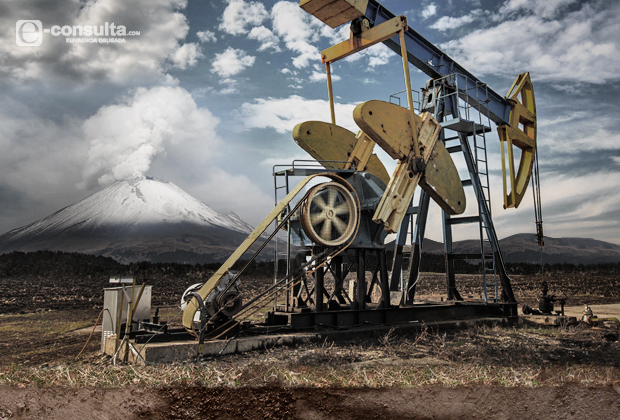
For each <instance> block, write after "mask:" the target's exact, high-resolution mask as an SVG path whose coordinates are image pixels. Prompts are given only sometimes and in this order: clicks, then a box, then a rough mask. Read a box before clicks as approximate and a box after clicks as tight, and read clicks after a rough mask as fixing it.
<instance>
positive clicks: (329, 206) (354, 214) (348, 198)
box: [300, 182, 359, 246]
mask: <svg viewBox="0 0 620 420" xmlns="http://www.w3.org/2000/svg"><path fill="white" fill-rule="evenodd" d="M353 194H354V193H351V191H349V190H348V189H347V188H346V187H345V186H343V185H342V184H340V183H338V182H326V183H323V184H319V185H317V186H316V187H314V188H312V190H310V193H309V194H308V197H307V198H306V202H305V203H304V204H303V205H302V207H301V214H300V218H301V226H302V227H303V229H304V232H306V234H307V235H308V237H309V238H310V240H312V242H314V243H316V244H318V245H324V246H339V245H342V244H344V243H345V242H347V241H348V240H349V239H351V237H352V236H353V235H354V234H355V232H356V230H357V224H358V219H359V209H358V205H357V200H356V199H355V198H354V196H353Z"/></svg>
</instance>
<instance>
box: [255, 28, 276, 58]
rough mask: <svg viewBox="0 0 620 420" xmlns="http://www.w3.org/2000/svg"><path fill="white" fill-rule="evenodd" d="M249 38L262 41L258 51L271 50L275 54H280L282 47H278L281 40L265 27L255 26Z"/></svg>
mask: <svg viewBox="0 0 620 420" xmlns="http://www.w3.org/2000/svg"><path fill="white" fill-rule="evenodd" d="M248 38H249V39H255V40H257V41H260V43H261V45H260V47H258V51H264V50H267V49H269V48H271V49H273V50H274V51H275V52H280V47H279V46H278V42H279V38H278V37H277V36H276V35H275V34H274V33H273V32H271V31H270V30H269V29H267V28H265V27H264V26H255V27H254V28H252V30H251V31H250V33H249V34H248Z"/></svg>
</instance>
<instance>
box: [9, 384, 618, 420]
mask: <svg viewBox="0 0 620 420" xmlns="http://www.w3.org/2000/svg"><path fill="white" fill-rule="evenodd" d="M0 395H1V396H2V402H1V403H0V418H2V419H12V418H33V419H34V418H39V419H40V418H45V419H48V420H56V419H59V420H70V419H86V418H89V419H119V420H121V419H122V420H129V419H142V418H146V419H186V418H196V419H257V420H263V419H269V420H271V419H273V420H283V419H300V420H301V419H308V420H310V419H312V420H315V419H316V420H318V419H325V420H328V419H329V420H332V419H333V420H346V419H352V420H353V419H355V420H357V419H385V418H393V419H472V418H481V419H485V418H486V419H514V418H545V419H613V418H618V417H617V415H618V413H619V412H620V403H619V402H618V401H619V398H620V387H618V386H616V387H614V386H604V387H584V386H577V385H568V386H564V387H562V388H558V387H539V388H529V389H528V388H505V387H501V386H480V387H457V388H446V387H439V386H429V387H424V388H409V389H406V388H405V389H403V388H400V389H399V388H395V389H364V388H358V389H329V388H328V389H316V388H282V387H264V388H240V389H227V388H218V389H213V388H161V389H128V388H121V389H103V390H101V389H83V388H81V389H72V388H62V389H58V388H53V389H52V388H42V389H32V388H27V389H13V388H11V389H7V388H6V387H0Z"/></svg>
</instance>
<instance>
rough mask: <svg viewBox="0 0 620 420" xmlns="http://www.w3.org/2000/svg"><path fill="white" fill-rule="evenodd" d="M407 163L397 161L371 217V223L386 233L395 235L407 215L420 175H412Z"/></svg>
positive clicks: (405, 161)
mask: <svg viewBox="0 0 620 420" xmlns="http://www.w3.org/2000/svg"><path fill="white" fill-rule="evenodd" d="M409 163H410V162H409V161H407V160H399V161H398V164H397V165H396V170H395V171H394V173H393V174H392V178H390V183H389V184H388V186H387V188H386V189H385V191H384V192H383V196H381V201H379V205H378V206H377V209H376V210H375V214H374V215H373V216H372V221H373V222H375V223H381V224H383V227H384V229H385V231H386V232H389V233H396V232H397V231H398V229H399V228H400V225H401V223H402V221H403V219H404V217H405V214H406V213H407V208H408V207H409V203H411V199H412V198H413V194H414V193H415V187H416V185H418V182H419V181H420V178H421V177H422V174H421V173H416V174H414V173H413V172H412V171H411V169H410V168H409Z"/></svg>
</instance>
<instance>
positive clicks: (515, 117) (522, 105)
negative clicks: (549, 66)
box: [497, 73, 536, 208]
mask: <svg viewBox="0 0 620 420" xmlns="http://www.w3.org/2000/svg"><path fill="white" fill-rule="evenodd" d="M506 99H508V100H509V101H510V102H511V103H512V110H511V111H510V124H509V125H502V126H499V127H497V133H498V134H499V139H500V144H501V153H502V172H503V175H504V208H510V207H515V208H517V207H519V204H520V203H521V200H522V199H523V195H524V194H525V191H526V190H527V184H528V183H529V181H530V177H531V176H532V167H533V165H534V160H535V158H536V101H535V100H534V87H533V86H532V81H531V79H530V74H529V73H522V74H520V75H519V76H517V79H516V80H515V81H514V83H513V84H512V87H511V88H510V90H509V91H508V94H507V95H506ZM514 146H516V147H517V148H518V149H520V152H521V157H520V160H519V166H518V169H517V170H515V157H516V156H515V153H514V152H515V151H514V148H513V147H514ZM506 152H507V153H508V156H507V157H506ZM508 184H509V185H508Z"/></svg>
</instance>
